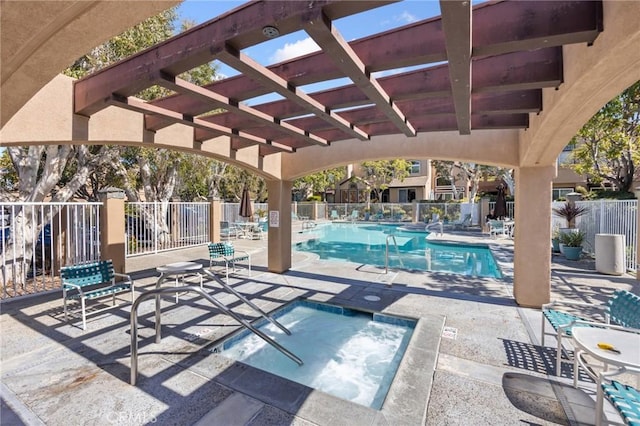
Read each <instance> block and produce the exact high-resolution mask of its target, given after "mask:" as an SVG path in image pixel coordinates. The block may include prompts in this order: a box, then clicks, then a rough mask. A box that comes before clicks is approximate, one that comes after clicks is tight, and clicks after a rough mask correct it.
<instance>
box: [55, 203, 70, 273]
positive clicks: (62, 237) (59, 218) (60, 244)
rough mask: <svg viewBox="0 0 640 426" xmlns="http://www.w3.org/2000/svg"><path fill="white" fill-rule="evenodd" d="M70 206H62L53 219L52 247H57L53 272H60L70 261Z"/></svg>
mask: <svg viewBox="0 0 640 426" xmlns="http://www.w3.org/2000/svg"><path fill="white" fill-rule="evenodd" d="M68 208H69V206H62V208H61V209H60V211H59V212H58V214H57V215H56V216H54V217H52V218H51V246H52V247H55V249H54V255H53V265H51V269H52V271H57V272H60V268H61V267H63V266H66V265H67V261H68V257H69V256H68V252H69V247H68V240H69V239H68V235H67V232H68V231H67V230H68V226H67V225H68V224H69V221H68V220H67V216H68Z"/></svg>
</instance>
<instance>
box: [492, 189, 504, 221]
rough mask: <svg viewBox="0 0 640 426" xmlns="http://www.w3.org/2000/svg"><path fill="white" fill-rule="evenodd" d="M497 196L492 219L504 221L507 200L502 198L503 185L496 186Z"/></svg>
mask: <svg viewBox="0 0 640 426" xmlns="http://www.w3.org/2000/svg"><path fill="white" fill-rule="evenodd" d="M497 189H498V196H497V197H496V207H495V208H494V210H493V217H495V218H496V219H504V218H505V217H506V216H507V200H506V198H505V196H504V185H498V188H497Z"/></svg>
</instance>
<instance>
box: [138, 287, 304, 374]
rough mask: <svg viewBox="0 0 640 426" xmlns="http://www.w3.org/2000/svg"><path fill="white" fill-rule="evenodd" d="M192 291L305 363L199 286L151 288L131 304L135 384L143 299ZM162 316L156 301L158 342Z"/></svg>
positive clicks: (269, 342)
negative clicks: (139, 324)
mask: <svg viewBox="0 0 640 426" xmlns="http://www.w3.org/2000/svg"><path fill="white" fill-rule="evenodd" d="M190 291H194V292H196V293H200V295H201V296H202V297H204V298H205V299H207V300H208V301H209V302H211V303H212V304H213V305H214V306H215V307H217V308H218V309H220V310H221V311H222V312H224V313H225V314H227V315H229V316H230V317H231V318H233V319H235V320H236V321H238V322H239V323H240V325H242V326H243V327H244V328H246V329H247V330H249V331H251V332H252V333H253V334H255V335H256V336H258V337H260V338H261V339H262V340H264V341H265V342H267V343H268V344H270V345H271V346H273V347H274V348H276V349H277V350H278V351H280V352H281V353H282V354H284V355H286V356H287V357H288V358H289V359H291V360H292V361H294V362H295V363H296V364H298V365H299V366H302V365H303V364H304V362H303V361H302V360H301V359H300V358H298V357H297V356H296V355H295V354H293V353H292V352H290V351H289V350H288V349H287V348H285V347H284V346H282V345H280V344H279V343H278V342H276V341H275V340H273V339H272V338H271V337H269V336H267V335H266V334H264V333H263V332H262V331H260V330H258V329H257V328H255V327H254V326H253V325H251V324H250V323H249V322H247V321H246V320H244V319H243V318H242V317H240V316H239V315H238V314H236V313H235V312H233V311H232V310H231V309H229V308H228V307H227V306H226V305H225V304H224V303H222V302H220V301H219V300H217V299H215V298H214V297H213V296H211V295H210V294H208V293H207V292H206V291H204V290H203V289H202V288H200V287H199V286H195V285H190V286H185V287H165V288H156V289H153V290H149V291H146V292H144V293H142V294H141V295H140V296H138V298H137V299H136V301H135V302H133V305H132V306H131V379H130V383H131V384H132V385H133V386H135V384H136V380H137V378H138V306H140V303H142V302H143V301H145V300H147V299H150V298H152V297H156V298H159V297H160V295H161V294H165V293H178V292H180V293H182V292H190ZM160 318H161V315H160V312H159V303H156V343H160V339H159V338H160V328H161V324H160Z"/></svg>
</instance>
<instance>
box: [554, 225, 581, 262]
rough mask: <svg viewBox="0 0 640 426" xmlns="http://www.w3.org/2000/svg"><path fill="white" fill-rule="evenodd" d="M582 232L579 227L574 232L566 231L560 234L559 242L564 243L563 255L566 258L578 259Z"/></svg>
mask: <svg viewBox="0 0 640 426" xmlns="http://www.w3.org/2000/svg"><path fill="white" fill-rule="evenodd" d="M583 241H584V232H582V231H580V230H579V229H578V230H577V231H576V232H568V233H564V234H561V235H560V243H561V244H563V245H564V257H566V258H567V260H578V259H580V254H581V253H582V242H583Z"/></svg>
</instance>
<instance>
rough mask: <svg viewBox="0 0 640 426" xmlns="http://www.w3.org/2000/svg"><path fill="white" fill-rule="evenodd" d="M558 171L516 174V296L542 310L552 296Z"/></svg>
mask: <svg viewBox="0 0 640 426" xmlns="http://www.w3.org/2000/svg"><path fill="white" fill-rule="evenodd" d="M555 175H556V167H555V165H553V166H546V167H523V168H520V169H517V170H516V173H515V176H516V194H515V203H516V204H515V219H516V227H515V243H514V251H515V253H514V283H513V295H514V297H515V299H516V302H517V303H518V305H520V306H525V307H532V308H539V307H540V306H541V305H542V304H544V303H548V302H549V299H550V295H551V190H552V180H553V178H554V177H555Z"/></svg>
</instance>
